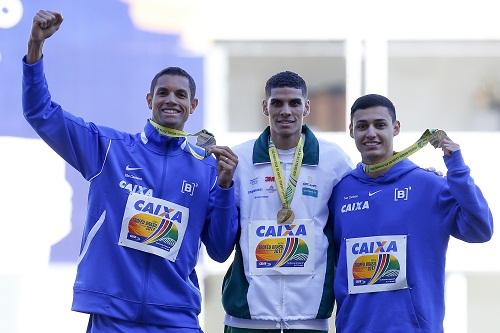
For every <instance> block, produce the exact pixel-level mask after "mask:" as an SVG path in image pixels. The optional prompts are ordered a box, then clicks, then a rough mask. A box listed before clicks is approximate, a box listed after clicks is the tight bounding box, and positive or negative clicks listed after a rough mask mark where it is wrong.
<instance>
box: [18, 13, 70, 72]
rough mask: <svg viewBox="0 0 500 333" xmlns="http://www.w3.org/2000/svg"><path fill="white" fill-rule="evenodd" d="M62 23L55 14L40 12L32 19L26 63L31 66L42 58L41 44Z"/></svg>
mask: <svg viewBox="0 0 500 333" xmlns="http://www.w3.org/2000/svg"><path fill="white" fill-rule="evenodd" d="M62 22H63V17H62V15H61V14H59V13H57V12H51V11H48V10H40V11H39V12H38V13H36V15H35V17H33V24H32V26H31V34H30V39H29V43H28V53H27V56H26V62H27V63H28V64H32V63H34V62H37V61H38V60H39V59H40V58H41V57H42V48H43V42H44V41H45V40H46V39H47V38H49V37H50V36H52V35H53V34H54V33H55V32H56V31H57V30H59V27H60V26H61V23H62Z"/></svg>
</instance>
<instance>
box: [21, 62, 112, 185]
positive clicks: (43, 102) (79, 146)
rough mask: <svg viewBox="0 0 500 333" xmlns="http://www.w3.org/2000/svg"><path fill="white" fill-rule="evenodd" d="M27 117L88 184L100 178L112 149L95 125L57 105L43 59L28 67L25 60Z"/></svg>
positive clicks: (24, 78) (35, 128)
mask: <svg viewBox="0 0 500 333" xmlns="http://www.w3.org/2000/svg"><path fill="white" fill-rule="evenodd" d="M22 101H23V113H24V117H25V118H26V120H27V121H28V123H29V124H30V125H31V126H32V127H33V129H34V130H35V131H36V132H37V134H38V135H39V136H40V137H41V138H42V139H43V140H44V141H45V142H46V143H47V144H48V145H49V146H50V147H51V148H52V149H53V150H54V151H55V152H56V153H57V154H59V155H60V156H61V157H62V158H63V159H64V160H65V161H66V162H68V163H69V164H70V165H71V166H73V167H74V168H75V169H77V170H78V171H79V172H80V173H81V174H82V175H83V176H84V177H85V178H86V179H87V180H90V179H92V178H93V177H94V176H96V175H97V174H98V173H99V172H100V170H101V168H102V165H103V163H104V160H105V157H106V154H107V152H108V150H109V148H110V145H111V141H110V139H109V138H105V137H100V136H99V130H98V128H97V126H96V125H94V124H93V123H86V122H85V121H83V119H81V118H78V117H75V116H73V115H72V114H70V113H68V112H66V111H64V110H63V109H62V108H61V106H60V105H58V104H57V103H55V102H53V101H52V99H51V96H50V92H49V89H48V85H47V81H46V79H45V75H44V72H43V59H40V61H38V62H36V63H34V64H27V63H26V61H25V59H23V87H22Z"/></svg>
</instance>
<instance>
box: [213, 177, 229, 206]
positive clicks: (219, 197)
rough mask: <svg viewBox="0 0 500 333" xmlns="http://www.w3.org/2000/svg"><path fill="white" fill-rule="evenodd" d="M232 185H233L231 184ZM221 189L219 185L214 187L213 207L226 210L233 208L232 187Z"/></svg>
mask: <svg viewBox="0 0 500 333" xmlns="http://www.w3.org/2000/svg"><path fill="white" fill-rule="evenodd" d="M233 184H234V183H233ZM233 184H231V187H229V188H222V187H220V186H219V184H216V185H215V196H214V206H216V207H220V208H228V207H233V206H234V186H233Z"/></svg>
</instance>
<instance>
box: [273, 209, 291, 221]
mask: <svg viewBox="0 0 500 333" xmlns="http://www.w3.org/2000/svg"><path fill="white" fill-rule="evenodd" d="M276 218H277V220H278V224H292V223H293V220H294V219H295V214H294V213H293V210H292V209H291V208H281V209H280V210H279V211H278V215H277V216H276Z"/></svg>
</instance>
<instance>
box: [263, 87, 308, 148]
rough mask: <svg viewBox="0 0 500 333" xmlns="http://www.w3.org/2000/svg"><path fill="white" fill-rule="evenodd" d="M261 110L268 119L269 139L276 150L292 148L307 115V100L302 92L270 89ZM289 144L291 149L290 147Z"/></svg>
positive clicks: (295, 89) (294, 89)
mask: <svg viewBox="0 0 500 333" xmlns="http://www.w3.org/2000/svg"><path fill="white" fill-rule="evenodd" d="M262 109H263V112H264V114H265V115H266V116H268V118H269V126H270V127H271V138H272V140H273V142H274V143H275V144H276V146H277V147H278V148H281V149H287V148H292V147H294V146H295V145H296V144H297V142H298V139H299V136H300V133H301V130H302V124H303V118H304V117H305V116H307V115H308V114H309V100H306V99H305V98H304V96H303V95H302V90H301V89H297V88H290V87H280V88H272V89H271V93H270V95H269V97H268V98H267V100H264V101H262ZM290 144H291V147H290Z"/></svg>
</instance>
